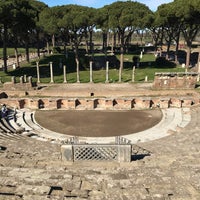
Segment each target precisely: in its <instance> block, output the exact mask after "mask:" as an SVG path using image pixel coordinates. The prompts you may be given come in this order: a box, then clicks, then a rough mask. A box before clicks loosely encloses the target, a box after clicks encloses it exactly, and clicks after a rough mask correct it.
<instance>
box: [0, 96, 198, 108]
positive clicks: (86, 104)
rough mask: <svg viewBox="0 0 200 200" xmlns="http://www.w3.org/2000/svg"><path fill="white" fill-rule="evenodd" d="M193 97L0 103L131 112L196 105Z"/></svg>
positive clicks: (66, 99)
mask: <svg viewBox="0 0 200 200" xmlns="http://www.w3.org/2000/svg"><path fill="white" fill-rule="evenodd" d="M199 102H200V100H199V99H197V98H195V97H188V96H185V97H132V98H130V97H129V98H122V97H120V98H114V99H111V98H59V99H58V98H24V99H20V98H6V99H0V103H1V104H3V103H5V104H6V105H8V106H11V107H15V108H30V109H47V110H55V109H63V110H132V109H151V108H156V107H159V108H170V107H176V108H181V107H191V106H192V105H198V104H199Z"/></svg>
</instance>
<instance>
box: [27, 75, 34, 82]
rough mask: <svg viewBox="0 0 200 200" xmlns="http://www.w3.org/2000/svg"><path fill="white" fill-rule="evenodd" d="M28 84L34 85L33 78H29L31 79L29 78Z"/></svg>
mask: <svg viewBox="0 0 200 200" xmlns="http://www.w3.org/2000/svg"><path fill="white" fill-rule="evenodd" d="M28 82H29V83H30V84H32V82H33V79H32V76H29V77H28Z"/></svg>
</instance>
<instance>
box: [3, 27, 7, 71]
mask: <svg viewBox="0 0 200 200" xmlns="http://www.w3.org/2000/svg"><path fill="white" fill-rule="evenodd" d="M7 36H8V30H7V27H6V26H5V25H4V32H3V63H4V66H3V71H4V72H7Z"/></svg>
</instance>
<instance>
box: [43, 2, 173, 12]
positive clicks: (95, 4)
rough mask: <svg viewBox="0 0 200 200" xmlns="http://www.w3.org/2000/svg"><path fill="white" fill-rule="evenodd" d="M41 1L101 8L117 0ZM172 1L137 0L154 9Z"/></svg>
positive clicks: (51, 4)
mask: <svg viewBox="0 0 200 200" xmlns="http://www.w3.org/2000/svg"><path fill="white" fill-rule="evenodd" d="M40 1H42V2H44V3H45V4H47V5H48V6H50V7H52V6H57V5H67V4H77V5H82V6H88V7H94V8H101V7H103V6H104V5H109V4H111V3H113V2H116V1H117V0H40ZM121 1H123V0H121ZM125 1H126V0H125ZM172 1H173V0H137V2H140V3H143V4H145V5H147V6H148V7H149V8H150V9H151V10H153V11H156V9H157V7H158V6H159V5H161V4H164V3H169V2H172Z"/></svg>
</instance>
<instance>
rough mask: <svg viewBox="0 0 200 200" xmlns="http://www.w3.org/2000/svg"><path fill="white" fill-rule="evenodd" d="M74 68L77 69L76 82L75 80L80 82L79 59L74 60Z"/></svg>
mask: <svg viewBox="0 0 200 200" xmlns="http://www.w3.org/2000/svg"><path fill="white" fill-rule="evenodd" d="M76 69H77V70H76V76H77V78H76V82H77V83H80V74H79V73H80V72H79V61H77V62H76Z"/></svg>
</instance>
